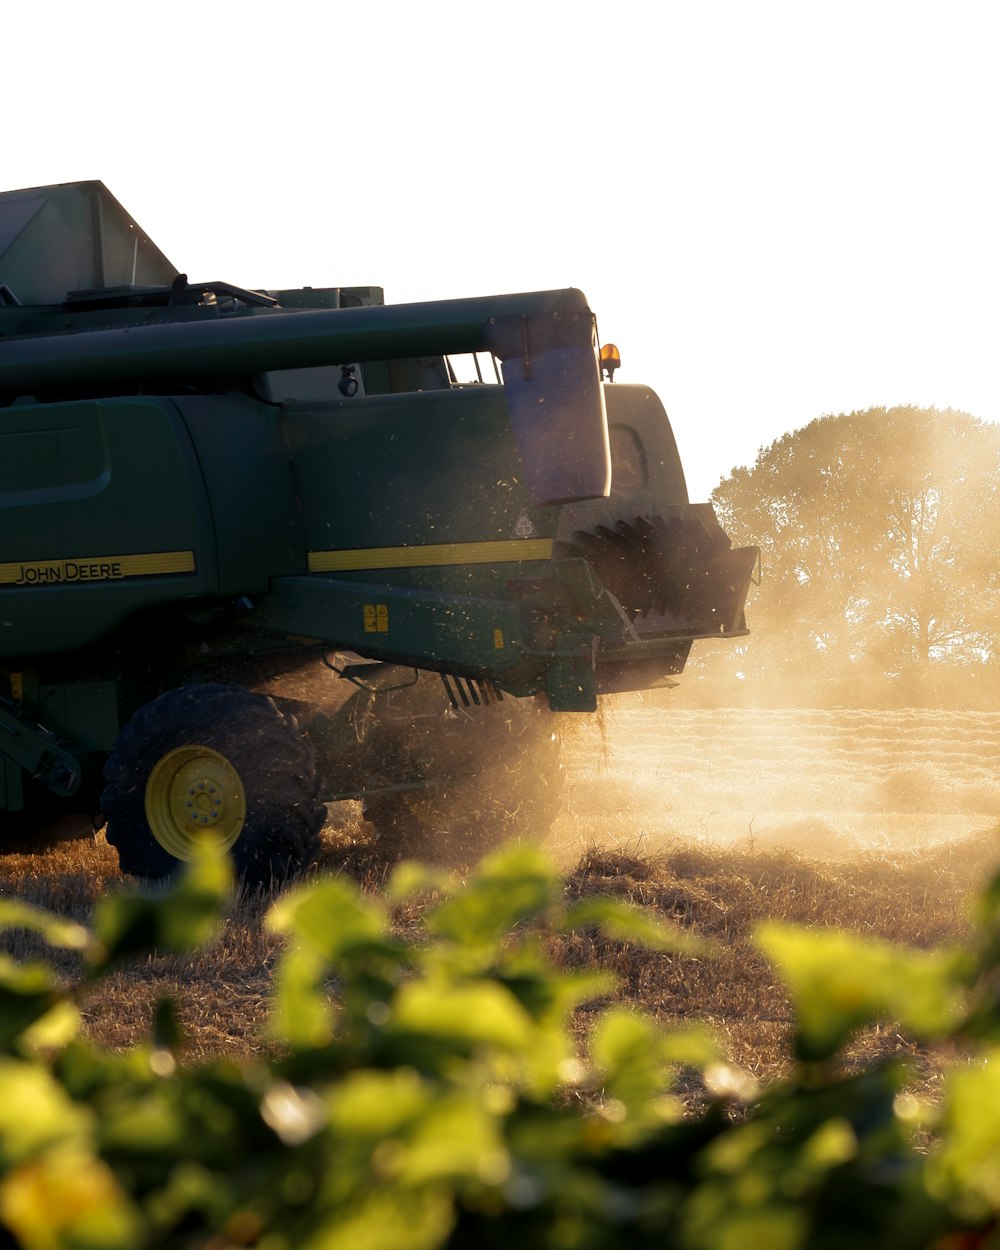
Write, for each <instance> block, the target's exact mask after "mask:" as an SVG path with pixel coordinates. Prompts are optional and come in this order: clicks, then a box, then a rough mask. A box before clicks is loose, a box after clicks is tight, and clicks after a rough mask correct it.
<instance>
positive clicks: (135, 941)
mask: <svg viewBox="0 0 1000 1250" xmlns="http://www.w3.org/2000/svg"><path fill="white" fill-rule="evenodd" d="M231 888H232V866H231V864H230V862H229V860H228V859H226V858H218V857H211V856H208V855H206V856H204V857H203V858H201V859H200V860H199V861H198V862H197V863H194V864H190V865H186V866H185V867H184V869H183V870H182V871H181V872H180V873H179V874H178V876H177V877H176V878H175V879H174V880H173V881H171V882H170V884H169V885H168V886H167V887H166V888H165V889H164V888H154V889H150V890H146V891H136V892H131V893H124V892H123V893H121V894H114V895H109V896H107V897H105V898H104V899H102V900H101V901H100V903H98V905H97V908H96V911H95V913H94V933H95V936H96V937H97V939H98V942H99V945H98V946H96V947H95V948H94V949H93V951H92V954H91V965H92V969H93V971H94V973H100V972H103V971H105V970H106V969H107V968H108V967H109V966H111V965H113V964H116V963H120V962H122V961H123V960H127V959H132V958H135V957H136V956H139V955H145V954H149V953H158V954H183V953H185V952H187V951H190V950H194V949H197V948H198V947H200V946H204V945H205V944H206V943H207V942H208V941H209V940H210V939H211V938H212V937H213V936H214V935H215V933H216V931H217V928H218V924H219V916H220V912H221V910H222V907H223V906H224V904H225V903H226V901H227V900H228V898H229V895H230V892H231Z"/></svg>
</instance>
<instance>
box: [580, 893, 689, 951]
mask: <svg viewBox="0 0 1000 1250" xmlns="http://www.w3.org/2000/svg"><path fill="white" fill-rule="evenodd" d="M588 925H596V927H597V928H599V929H600V930H601V932H602V933H604V934H605V935H606V936H607V937H609V938H612V939H613V940H614V941H618V942H635V943H636V944H637V945H638V946H646V947H648V948H649V949H650V950H659V951H674V952H676V953H677V954H685V955H710V954H711V953H712V950H713V947H712V944H711V943H710V942H707V941H705V939H704V938H699V937H696V936H695V935H694V934H693V933H689V932H688V931H687V930H686V929H682V928H681V927H680V925H677V924H674V923H673V922H672V921H669V920H665V919H663V917H661V916H656V915H654V914H652V913H651V912H650V911H649V910H648V909H645V908H642V907H634V906H633V905H632V904H630V903H623V902H621V901H620V900H618V899H613V898H602V897H600V896H597V895H594V896H591V897H590V898H586V899H583V900H581V901H580V902H579V903H575V904H574V905H573V906H572V907H570V908H568V909H567V911H566V916H565V919H564V920H563V921H562V923H561V924H560V926H559V927H560V928H562V929H564V930H567V931H571V930H573V929H580V928H584V927H585V926H588Z"/></svg>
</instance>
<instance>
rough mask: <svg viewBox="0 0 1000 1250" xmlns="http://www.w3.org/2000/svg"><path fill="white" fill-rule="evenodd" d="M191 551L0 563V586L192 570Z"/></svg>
mask: <svg viewBox="0 0 1000 1250" xmlns="http://www.w3.org/2000/svg"><path fill="white" fill-rule="evenodd" d="M194 571H195V563H194V552H193V551H150V552H147V553H145V554H144V555H137V556H79V557H78V558H77V559H75V560H26V561H23V562H21V563H18V562H16V561H15V562H14V563H12V564H0V586H2V585H6V586H52V585H57V584H60V583H61V584H65V585H74V586H75V585H79V584H80V583H81V582H116V581H120V580H121V579H122V578H124V577H155V576H156V575H157V574H163V573H193V572H194Z"/></svg>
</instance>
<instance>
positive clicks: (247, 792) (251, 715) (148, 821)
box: [101, 683, 326, 885]
mask: <svg viewBox="0 0 1000 1250" xmlns="http://www.w3.org/2000/svg"><path fill="white" fill-rule="evenodd" d="M104 778H105V788H104V792H103V794H102V795H101V806H102V809H103V811H104V814H105V816H106V818H107V828H106V831H105V836H106V837H107V840H108V842H109V843H111V845H112V846H114V847H115V848H116V850H117V851H118V860H119V864H120V865H121V869H122V872H124V873H128V874H130V875H132V876H138V877H151V878H161V877H167V876H170V875H171V874H172V873H173V872H174V871H176V869H177V868H178V867H179V866H180V863H181V862H182V861H184V860H190V859H193V858H194V857H195V855H196V854H197V851H198V848H199V846H200V845H201V844H202V843H204V842H205V841H208V842H209V843H210V844H211V845H212V846H213V847H214V848H215V849H217V850H218V851H219V853H222V852H224V851H229V852H230V853H231V854H232V857H233V861H234V864H235V869H236V872H237V875H238V876H239V877H240V878H241V879H242V880H243V881H244V882H246V883H248V884H255V885H269V884H271V883H272V882H274V881H281V880H284V879H286V878H287V877H289V876H290V875H292V874H293V873H294V872H296V871H297V870H299V869H300V868H302V867H303V866H305V865H307V864H309V863H311V862H312V861H313V860H314V859H315V857H316V853H317V851H318V849H319V836H318V835H319V831H320V829H321V828H322V827H323V823H324V821H325V819H326V808H325V807H324V806H323V804H322V803H321V802H320V800H319V779H318V776H317V772H316V765H315V759H314V755H313V750H312V747H311V746H310V745H309V743H308V742H307V741H306V740H305V739H304V738H303V737H302V736H301V735H300V734H299V732H298V729H297V726H296V724H295V722H294V720H293V719H292V718H291V717H290V716H288V715H286V714H285V713H284V712H282V711H281V710H280V709H279V708H278V707H277V706H276V705H275V703H274V702H273V701H272V700H271V699H269V698H267V697H266V696H265V695H258V694H252V693H251V692H250V691H249V690H245V689H243V688H242V687H241V686H227V685H217V684H214V683H206V684H204V685H194V686H182V687H180V688H178V689H176V690H169V691H167V692H166V693H165V694H162V695H160V697H159V698H157V699H154V700H153V701H152V702H151V703H147V704H146V706H145V707H142V708H140V709H139V711H138V712H137V713H136V714H135V716H134V717H133V718H132V720H131V721H130V722H129V723H128V724H127V725H126V726H125V728H124V729H123V730H122V731H121V733H120V734H119V736H118V741H117V742H116V744H115V748H114V751H113V752H112V754H111V756H110V758H109V759H108V762H107V764H106V765H105V768H104Z"/></svg>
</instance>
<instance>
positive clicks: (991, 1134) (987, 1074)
mask: <svg viewBox="0 0 1000 1250" xmlns="http://www.w3.org/2000/svg"><path fill="white" fill-rule="evenodd" d="M939 1131H940V1133H941V1146H940V1148H939V1149H938V1150H937V1151H936V1152H935V1154H934V1156H933V1158H932V1159H931V1160H930V1162H929V1164H928V1181H929V1185H930V1188H931V1191H932V1192H933V1193H935V1194H936V1195H938V1196H940V1197H943V1198H945V1199H946V1200H949V1201H951V1202H952V1203H955V1204H957V1205H958V1206H959V1207H960V1208H961V1209H962V1210H963V1212H964V1213H965V1214H966V1215H967V1216H969V1217H971V1218H972V1219H985V1218H987V1217H990V1216H992V1217H993V1218H996V1217H997V1216H998V1215H1000V1047H997V1048H994V1049H992V1050H990V1051H988V1052H987V1053H986V1054H984V1055H983V1056H982V1058H981V1059H980V1060H979V1061H978V1062H977V1063H976V1065H975V1066H973V1067H968V1068H963V1069H960V1070H958V1071H955V1072H953V1073H952V1075H951V1077H950V1078H949V1081H948V1089H947V1100H946V1103H945V1111H944V1115H943V1117H942V1122H941V1124H940V1126H939Z"/></svg>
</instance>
